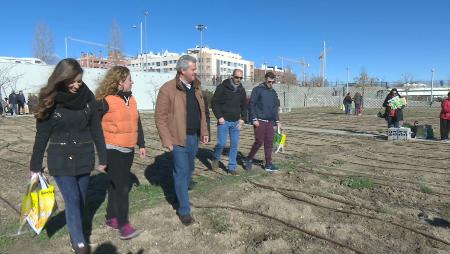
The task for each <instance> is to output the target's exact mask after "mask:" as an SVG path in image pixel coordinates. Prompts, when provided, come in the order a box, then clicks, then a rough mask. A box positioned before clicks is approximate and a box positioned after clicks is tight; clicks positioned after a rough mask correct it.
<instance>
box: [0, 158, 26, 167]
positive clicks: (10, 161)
mask: <svg viewBox="0 0 450 254" xmlns="http://www.w3.org/2000/svg"><path fill="white" fill-rule="evenodd" d="M0 160H4V161H6V162H9V163H13V164H17V165H20V166H22V167H24V168H29V167H28V165H25V164H23V163H20V162H17V161H13V160H8V159H5V158H1V157H0Z"/></svg>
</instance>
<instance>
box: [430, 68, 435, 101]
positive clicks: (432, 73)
mask: <svg viewBox="0 0 450 254" xmlns="http://www.w3.org/2000/svg"><path fill="white" fill-rule="evenodd" d="M433 86H434V68H433V69H431V101H430V105H432V104H433Z"/></svg>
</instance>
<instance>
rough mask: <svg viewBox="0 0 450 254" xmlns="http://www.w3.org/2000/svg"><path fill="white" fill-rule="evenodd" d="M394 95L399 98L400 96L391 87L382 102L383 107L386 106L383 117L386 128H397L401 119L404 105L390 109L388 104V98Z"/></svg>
mask: <svg viewBox="0 0 450 254" xmlns="http://www.w3.org/2000/svg"><path fill="white" fill-rule="evenodd" d="M395 96H398V97H399V98H402V96H401V95H400V94H399V93H398V91H397V89H396V88H392V90H391V91H390V92H389V94H388V95H387V96H386V98H385V99H384V102H383V107H385V108H386V111H385V119H386V121H387V123H388V128H392V127H395V128H399V127H400V121H403V108H404V106H402V107H400V108H397V109H392V108H391V107H390V106H389V100H390V99H392V98H394V97H395Z"/></svg>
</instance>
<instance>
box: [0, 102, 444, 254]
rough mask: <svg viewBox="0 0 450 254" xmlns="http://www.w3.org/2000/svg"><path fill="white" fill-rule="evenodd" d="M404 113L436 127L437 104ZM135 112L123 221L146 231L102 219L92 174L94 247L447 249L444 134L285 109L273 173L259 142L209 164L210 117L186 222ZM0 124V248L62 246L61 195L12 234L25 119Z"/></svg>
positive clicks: (150, 129) (370, 116)
mask: <svg viewBox="0 0 450 254" xmlns="http://www.w3.org/2000/svg"><path fill="white" fill-rule="evenodd" d="M405 117H406V120H410V121H411V122H412V121H413V120H419V121H420V122H421V123H429V124H432V125H433V127H435V133H439V128H438V126H439V125H438V124H439V122H438V121H439V119H438V118H437V117H438V112H437V111H436V110H433V109H421V110H418V109H415V110H409V111H408V110H406V112H405ZM142 120H143V124H144V130H145V139H146V143H147V151H148V156H147V157H146V158H145V159H143V160H142V159H139V158H138V156H136V159H135V163H134V165H133V168H132V171H133V174H132V175H130V176H131V177H133V178H132V179H133V183H134V185H133V187H132V190H131V192H130V197H131V204H130V205H131V208H130V210H131V214H130V220H131V222H132V223H133V224H134V225H135V226H136V227H137V228H139V229H144V230H145V232H143V233H142V234H141V235H140V236H139V237H137V238H135V239H132V240H130V241H121V240H119V238H118V233H117V232H115V231H111V230H109V229H108V228H106V227H105V226H103V222H104V214H105V201H104V200H105V197H106V193H105V188H106V186H107V177H106V176H105V175H95V174H94V175H93V176H92V178H91V183H90V189H89V195H88V196H89V197H88V199H89V200H88V204H87V207H88V209H87V212H86V221H87V226H86V227H87V228H88V229H87V231H88V232H87V235H89V236H90V237H89V238H90V241H91V243H92V244H93V245H92V246H94V248H95V250H94V253H107V254H110V253H132V254H135V253H426V254H430V253H450V200H449V197H450V173H449V170H448V169H449V166H450V162H449V161H450V160H449V159H450V155H449V152H450V143H444V142H440V141H419V140H412V141H396V142H392V141H387V140H386V137H385V131H386V122H385V121H384V120H383V119H380V118H377V117H376V111H370V110H369V111H368V112H365V114H364V115H363V116H358V117H356V116H345V115H343V114H342V113H341V112H339V111H338V110H337V109H331V108H320V109H319V108H317V109H300V110H296V111H295V112H292V113H285V114H282V123H283V125H284V127H285V131H286V134H287V144H286V152H285V153H283V154H276V155H274V162H275V163H276V164H277V165H279V166H280V168H281V170H280V172H278V173H273V174H268V173H265V172H263V170H262V168H261V167H259V165H262V160H263V149H261V150H260V151H259V153H258V154H257V159H258V160H257V165H256V166H254V169H253V170H252V171H251V172H244V170H243V169H242V167H239V168H238V171H239V173H240V175H239V176H230V175H227V174H226V172H225V171H224V170H219V171H216V172H215V171H211V170H209V169H208V168H209V167H210V162H211V150H212V148H213V146H214V143H215V141H214V140H215V128H214V124H213V127H212V133H213V142H212V143H211V144H209V145H205V146H201V149H200V152H199V156H198V158H199V160H198V161H197V164H196V165H197V168H196V171H195V177H194V180H195V181H196V182H197V185H196V187H195V188H194V190H193V191H192V192H191V202H192V203H193V206H194V207H193V208H192V209H193V216H194V218H195V219H196V223H195V224H193V225H191V226H189V227H184V226H182V225H181V223H180V222H179V221H178V218H177V217H176V215H175V211H174V210H173V208H172V206H171V204H170V203H171V202H172V201H173V198H174V194H173V188H172V185H171V184H172V183H171V175H170V174H171V172H170V156H168V155H167V154H164V153H163V151H162V150H161V147H160V143H159V137H158V135H157V132H156V129H155V127H154V126H155V125H154V119H153V114H151V113H144V114H143V115H142ZM312 130H314V132H313V131H312ZM330 130H335V131H336V130H339V132H336V133H335V134H333V132H332V131H330ZM0 133H1V135H0V173H1V176H2V178H1V179H2V180H1V187H0V188H1V189H0V190H1V192H0V193H1V198H2V200H1V201H0V227H1V230H0V253H37V252H39V253H42V254H44V253H70V248H69V244H68V243H69V239H68V234H67V229H66V228H65V221H64V214H63V211H64V205H63V202H62V201H61V196H60V194H59V193H57V199H58V201H59V211H58V213H57V215H56V216H55V217H54V218H53V219H52V221H51V222H49V224H48V226H47V229H46V230H45V231H44V232H43V233H42V234H41V235H40V236H37V237H35V236H33V234H32V233H31V232H29V231H28V232H26V233H25V234H22V235H20V236H16V235H15V233H16V232H17V226H18V215H17V212H16V211H15V210H17V209H20V202H21V195H22V193H23V191H24V189H25V185H26V183H27V180H28V178H29V171H28V164H29V159H30V154H31V151H32V145H33V139H34V133H35V130H34V119H33V118H32V117H27V116H24V117H15V118H10V117H8V118H4V119H1V120H0ZM358 134H370V135H367V136H360V135H358ZM252 142H253V129H252V127H250V126H246V127H245V128H244V130H243V132H242V135H241V142H240V147H239V151H240V153H239V155H240V156H242V154H244V155H246V154H247V153H248V152H249V150H250V147H251V144H252ZM222 162H223V163H224V164H225V165H226V163H227V156H226V155H225V156H224V158H223V160H222ZM50 181H52V182H54V181H53V179H52V178H50Z"/></svg>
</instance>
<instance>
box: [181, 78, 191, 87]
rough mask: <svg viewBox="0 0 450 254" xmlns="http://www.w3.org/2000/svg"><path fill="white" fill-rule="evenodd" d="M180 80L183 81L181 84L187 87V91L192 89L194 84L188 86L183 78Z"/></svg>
mask: <svg viewBox="0 0 450 254" xmlns="http://www.w3.org/2000/svg"><path fill="white" fill-rule="evenodd" d="M180 80H181V82H182V83H183V84H184V85H185V86H186V87H187V89H189V90H190V89H191V87H192V85H191V84H192V83H191V84H188V83H187V82H185V81H184V80H183V79H182V78H180Z"/></svg>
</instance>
